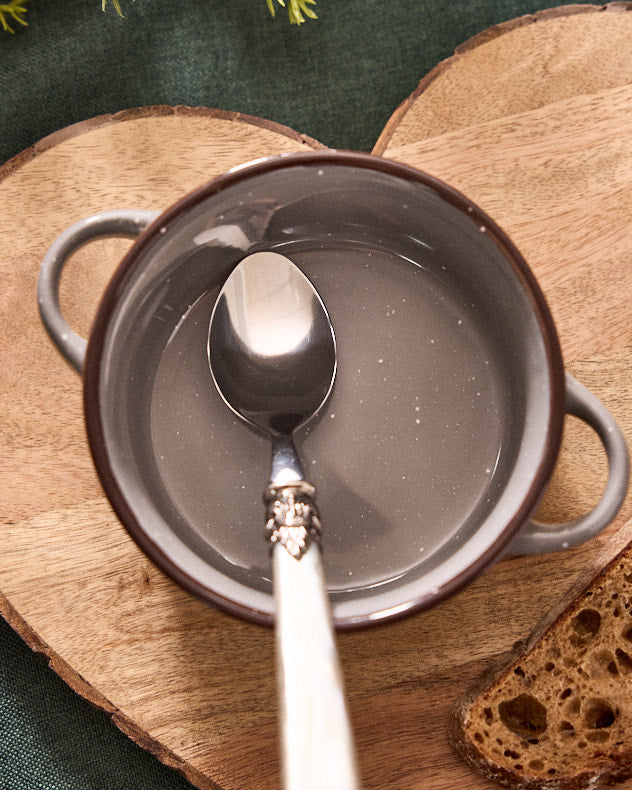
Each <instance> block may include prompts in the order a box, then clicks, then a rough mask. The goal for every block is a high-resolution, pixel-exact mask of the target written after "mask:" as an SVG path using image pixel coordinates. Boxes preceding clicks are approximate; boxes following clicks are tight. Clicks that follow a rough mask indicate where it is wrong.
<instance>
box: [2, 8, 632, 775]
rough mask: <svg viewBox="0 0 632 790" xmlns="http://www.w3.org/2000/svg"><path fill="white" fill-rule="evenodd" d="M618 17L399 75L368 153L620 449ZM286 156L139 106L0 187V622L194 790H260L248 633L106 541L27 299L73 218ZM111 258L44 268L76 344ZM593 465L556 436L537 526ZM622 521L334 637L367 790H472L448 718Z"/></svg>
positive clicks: (257, 653) (614, 12) (628, 361)
mask: <svg viewBox="0 0 632 790" xmlns="http://www.w3.org/2000/svg"><path fill="white" fill-rule="evenodd" d="M630 6H632V4H630V3H620V4H611V5H609V6H607V7H606V8H605V10H601V9H598V8H596V7H593V6H588V7H586V6H581V7H575V6H573V7H566V8H564V9H561V10H557V11H554V12H547V13H544V14H541V15H538V16H536V17H526V18H523V19H520V20H516V21H514V22H512V23H508V24H507V25H503V26H500V27H499V28H495V29H493V30H491V31H487V32H486V33H485V34H482V35H481V36H479V37H477V38H476V39H474V40H473V41H471V42H468V44H467V45H465V46H464V47H463V48H461V49H460V50H459V51H458V52H457V53H456V54H455V56H454V57H453V58H451V59H450V60H448V61H446V62H445V63H443V64H441V65H440V66H438V67H437V69H435V70H434V71H433V72H432V73H431V74H430V75H428V76H427V77H426V78H425V79H424V80H422V82H421V84H420V87H419V89H418V90H417V91H416V92H415V93H414V94H413V96H411V97H410V98H409V99H408V100H407V101H406V102H405V103H404V104H403V105H402V106H401V107H400V108H399V109H398V110H397V111H396V113H395V114H394V116H393V119H392V120H391V121H390V122H389V124H388V125H387V127H386V129H385V131H384V133H383V135H382V136H381V137H380V140H379V141H378V144H377V146H376V149H375V152H376V153H378V154H381V155H385V156H390V157H392V158H395V159H399V160H401V161H405V162H408V163H410V164H413V165H415V166H418V167H420V168H422V169H424V170H427V171H429V172H431V173H432V174H434V175H436V176H439V177H441V178H443V179H445V180H446V181H448V182H450V183H451V184H453V185H454V186H456V187H457V188H459V189H461V190H462V191H463V192H465V193H466V194H467V195H468V196H469V197H471V198H472V199H473V200H474V201H476V202H478V203H479V204H480V205H481V206H482V207H483V208H484V209H486V210H487V211H488V213H489V214H491V216H492V217H493V218H494V219H495V220H496V221H498V222H499V224H500V225H501V226H503V227H504V228H505V230H506V231H508V233H509V234H510V236H512V237H513V239H514V241H515V242H516V243H517V245H518V247H519V248H520V249H521V250H522V252H523V253H524V254H525V256H526V258H527V260H528V261H529V262H530V264H531V266H532V267H533V269H534V271H535V273H536V275H537V277H538V279H539V281H540V283H541V285H542V287H543V289H544V291H545V294H546V296H547V298H548V300H549V303H550V305H551V308H552V311H553V314H554V317H555V320H556V322H557V326H558V329H559V333H560V337H561V340H562V345H563V351H564V354H565V359H566V364H567V367H568V369H569V370H571V371H572V372H573V373H574V374H575V375H576V376H577V377H578V378H580V379H581V380H582V381H583V382H584V383H585V384H587V385H588V386H589V387H590V388H591V389H592V390H593V391H594V392H595V393H596V394H597V395H598V396H599V397H600V398H601V399H602V400H603V401H604V403H606V405H607V406H608V407H609V408H610V410H611V411H612V412H613V413H614V415H615V416H616V418H617V419H618V421H619V423H620V424H621V426H622V427H623V429H624V431H625V433H626V434H627V436H628V438H629V439H631V440H632V304H631V302H630V294H631V293H632V222H630V208H629V207H630V206H631V205H632V135H631V134H630V131H631V130H632V63H631V62H630V59H629V53H630V52H631V51H632V13H630ZM309 147H312V148H316V147H319V144H318V143H317V142H315V141H313V140H310V139H308V138H305V137H304V136H301V135H299V134H297V133H295V132H292V131H290V130H288V129H284V128H282V127H280V126H277V125H275V124H271V123H267V122H263V121H260V120H257V119H252V118H244V117H243V116H239V115H235V114H230V113H224V112H219V111H213V110H190V109H185V108H147V109H144V110H139V111H134V112H125V113H121V114H119V115H116V116H108V117H102V118H98V119H94V120H93V121H90V122H86V123H84V124H79V125H77V126H73V127H70V128H69V129H67V130H64V131H63V132H60V133H58V134H56V135H53V136H52V137H51V138H47V139H46V140H44V141H42V143H41V144H39V145H37V146H35V148H33V149H31V150H29V151H26V152H25V153H24V154H23V155H21V156H19V157H17V158H16V159H14V160H12V161H11V162H9V163H8V164H6V165H5V166H4V167H3V168H1V169H0V204H1V205H2V206H3V215H4V216H5V217H6V220H7V221H6V223H5V225H4V227H3V228H1V229H0V245H1V248H2V250H3V254H2V257H1V259H0V276H1V277H2V283H3V288H2V291H1V292H0V309H1V312H2V322H3V331H2V333H1V335H0V371H1V372H0V376H2V386H1V388H0V413H1V414H2V434H1V439H0V441H1V443H2V444H1V446H0V469H1V474H2V491H1V493H0V518H1V519H2V541H0V590H1V591H2V593H1V594H0V610H1V611H2V614H3V615H4V617H5V618H6V619H7V620H8V621H9V623H10V624H11V625H12V626H13V627H14V628H15V629H16V630H17V631H18V632H19V633H20V634H21V635H22V637H23V638H24V639H25V640H26V641H27V642H28V643H29V644H30V645H31V646H32V647H33V649H35V650H37V651H40V652H42V653H44V654H45V655H46V656H48V658H49V660H50V663H51V665H52V666H53V668H54V669H55V671H57V672H58V673H59V674H60V675H61V676H62V677H63V678H64V679H65V680H66V681H67V682H68V683H69V684H70V685H71V686H72V687H73V688H75V689H76V690H77V691H78V692H79V693H80V694H82V695H83V696H84V697H86V698H87V699H88V700H90V701H91V702H92V703H94V704H96V705H98V706H100V707H102V708H103V709H104V710H106V711H107V712H108V713H109V714H110V715H111V717H112V719H113V721H114V722H115V723H116V724H117V725H118V726H119V727H120V728H121V729H122V730H124V731H125V732H127V733H128V734H129V735H130V736H131V737H132V738H133V739H134V740H136V741H138V742H139V743H141V744H142V745H143V746H144V747H146V748H147V749H149V750H151V751H152V752H153V753H155V754H156V755H157V756H158V757H159V758H160V759H161V760H163V761H164V762H166V763H167V764H169V765H172V766H175V767H176V768H178V769H179V770H180V771H181V772H182V773H183V774H184V775H185V776H186V777H187V778H188V779H189V780H190V781H191V782H192V783H193V784H194V785H196V786H197V787H200V788H220V790H238V788H248V790H257V789H258V788H262V789H263V788H265V789H266V790H268V789H269V788H271V787H276V786H278V784H279V778H278V743H277V734H276V701H275V699H276V687H275V678H274V657H273V638H272V633H271V632H270V631H269V630H266V629H263V628H258V627H256V626H252V625H249V624H246V623H242V622H240V621H238V620H235V619H232V618H230V617H227V616H225V615H222V614H220V613H217V612H215V611H213V610H211V609H209V608H208V607H206V606H204V605H202V604H201V603H199V602H197V601H195V600H194V599H193V598H191V597H190V596H189V595H188V594H186V593H184V592H183V591H182V590H180V589H179V588H178V587H177V586H176V585H175V584H173V583H172V582H171V581H170V580H169V579H167V578H166V577H165V576H164V575H163V574H162V573H161V572H160V571H158V570H157V569H156V568H155V567H154V566H153V565H152V564H151V563H150V562H149V561H148V560H147V559H146V558H145V557H144V555H143V554H142V553H141V552H140V551H139V550H138V549H137V548H136V546H135V544H134V543H133V542H132V541H131V539H130V538H129V537H128V535H127V533H126V532H125V530H124V529H123V527H122V526H121V525H120V524H119V522H118V521H117V519H116V517H115V516H114V515H113V513H112V511H111V510H110V508H109V506H108V504H107V502H106V500H105V498H104V496H103V494H102V492H101V489H100V486H99V483H98V480H97V479H96V476H95V473H94V471H93V467H92V463H91V460H90V457H89V453H88V449H87V444H86V441H85V438H84V428H83V417H82V403H81V381H80V379H79V378H78V377H77V376H76V375H75V374H74V373H73V372H72V371H71V370H70V369H69V368H68V367H67V366H66V365H65V363H64V362H63V361H62V360H61V358H60V357H59V356H58V355H57V353H56V352H55V351H54V350H53V348H52V346H51V344H50V342H49V341H48V339H47V338H46V336H45V334H44V332H43V330H42V329H41V327H40V324H39V320H38V316H37V311H36V306H35V282H36V277H37V272H38V267H39V262H40V260H41V258H42V256H43V254H44V252H45V250H46V248H47V246H48V245H49V244H50V242H51V241H52V240H53V238H54V237H55V236H56V235H57V234H58V233H59V232H60V231H61V230H62V229H63V228H65V227H66V226H68V225H69V224H71V223H72V222H74V221H75V220H77V219H79V218H81V217H82V216H85V215H87V214H90V213H93V212H96V211H100V210H104V209H110V208H114V207H122V206H132V207H141V208H149V209H161V208H164V207H166V206H168V205H169V204H170V203H172V202H173V201H174V200H175V199H176V198H178V197H179V196H180V195H182V194H183V193H185V192H187V191H189V190H190V189H192V188H193V187H195V186H197V185H199V184H201V183H203V182H204V181H206V180H208V179H209V178H211V177H213V176H214V175H216V174H218V173H220V172H223V171H225V170H226V169H227V168H228V167H231V166H233V165H235V164H238V163H241V162H244V161H247V160H250V159H253V158H256V157H259V156H263V155H266V154H271V153H278V152H281V151H294V150H300V149H304V148H309ZM25 207H28V210H25ZM126 245H127V242H123V241H120V240H115V241H103V242H99V243H97V244H95V245H92V246H90V247H88V248H86V249H84V250H82V251H81V252H80V253H78V254H77V255H76V256H75V257H74V259H73V260H72V262H71V264H70V265H69V268H68V271H67V276H65V278H64V282H63V284H62V302H63V306H64V310H65V312H66V314H67V315H68V316H69V317H70V318H71V321H72V323H73V324H74V326H75V327H76V328H78V330H79V331H81V332H82V333H83V334H84V335H85V334H87V332H88V331H89V326H90V320H91V317H92V315H93V313H94V309H95V307H96V304H97V301H98V298H99V295H100V293H101V292H102V290H103V287H104V285H105V283H106V282H107V280H108V278H109V277H110V275H111V274H112V271H113V270H114V267H115V265H116V262H117V261H118V259H120V257H121V255H122V252H123V250H124V249H125V247H126ZM631 443H632V442H631ZM605 468H606V464H605V459H604V458H603V453H602V451H601V448H600V446H599V443H598V441H597V439H596V438H595V437H594V436H593V435H592V434H591V432H590V431H589V430H588V429H586V428H585V427H584V426H583V425H582V424H580V423H579V422H578V421H576V420H569V421H568V427H567V431H566V435H565V440H564V446H563V450H562V453H561V457H560V461H559V464H558V468H557V470H556V473H555V476H554V479H553V482H552V484H551V487H550V490H549V492H548V494H547V496H546V499H545V502H544V504H543V506H542V508H541V513H540V515H541V516H543V517H545V518H550V519H561V518H570V517H572V516H574V515H577V514H579V513H581V512H583V511H585V510H586V509H588V508H589V507H590V506H591V505H592V504H594V502H595V501H596V500H597V498H598V497H599V492H600V490H601V487H602V486H603V483H604V479H605V472H606V469H605ZM631 517H632V499H631V498H630V497H629V498H628V500H627V501H626V503H625V505H624V507H623V509H622V511H621V513H620V515H619V516H618V518H617V519H616V521H615V523H614V524H613V525H612V526H611V527H610V528H609V529H608V530H607V532H606V534H604V535H602V536H600V537H598V538H596V539H594V540H593V541H591V542H590V543H589V544H588V545H585V546H582V547H580V548H577V549H574V550H571V551H568V552H565V553H562V554H556V555H551V556H546V557H542V558H511V559H505V560H503V561H501V562H500V563H498V564H497V565H496V566H495V567H494V568H493V569H491V570H490V571H489V572H488V573H486V574H485V575H484V576H483V577H481V578H480V579H479V580H478V581H476V582H475V583H474V584H472V585H471V586H470V587H468V588H467V589H466V590H464V591H463V592H461V593H460V594H459V595H458V596H456V597H455V598H453V599H451V600H449V601H447V602H446V603H444V604H442V605H441V606H440V607H438V608H436V609H434V610H432V611H430V612H426V613H421V614H418V615H416V616H413V617H411V618H409V619H407V620H405V621H402V622H400V623H396V624H392V625H388V626H383V627H381V628H378V629H376V630H373V631H370V632H369V631H365V632H357V633H347V634H342V635H341V636H340V638H339V647H340V652H341V658H342V664H343V668H344V672H345V679H346V684H347V690H348V696H349V701H350V709H351V714H352V718H353V724H354V728H355V732H356V736H357V742H358V748H359V753H360V762H361V769H362V773H363V779H364V785H365V787H366V788H379V789H380V790H383V789H384V788H397V789H398V790H409V789H412V788H417V789H419V788H430V787H431V788H433V790H442V789H444V788H445V789H446V790H448V788H454V787H457V786H459V785H463V784H465V785H467V786H469V787H472V788H481V789H482V788H486V787H488V785H487V784H486V783H485V782H483V781H482V780H479V779H478V778H477V777H475V776H473V775H472V774H471V773H470V771H469V769H468V768H466V767H465V766H464V765H463V764H462V763H461V762H460V761H459V759H458V758H457V757H456V755H455V754H454V753H453V752H452V751H451V749H450V747H449V745H448V743H447V739H446V732H445V721H446V717H447V713H448V709H449V707H450V705H451V703H452V701H453V700H454V699H455V698H456V697H457V696H458V694H459V693H460V692H461V691H462V690H463V689H464V688H465V687H466V686H467V685H468V683H469V682H470V681H471V680H472V679H473V678H474V677H475V675H477V674H478V673H479V672H480V671H481V670H482V669H483V668H484V666H485V665H486V664H487V662H488V661H489V659H490V658H491V657H492V656H494V655H496V654H498V653H500V652H501V651H504V650H506V649H507V648H508V647H509V646H510V645H511V644H512V643H513V642H514V641H515V640H516V639H519V638H521V637H523V636H525V635H526V633H527V632H528V631H529V630H530V629H531V627H532V626H533V625H534V624H535V622H536V621H537V620H538V618H539V617H540V616H541V614H542V612H543V610H545V609H546V608H547V607H548V606H550V605H551V604H552V603H553V602H554V601H555V600H556V599H557V598H558V596H559V595H560V594H561V593H562V592H563V591H564V590H565V589H566V588H567V587H568V586H570V584H571V583H572V581H573V580H574V579H575V578H576V577H577V575H578V573H579V572H580V570H581V569H582V568H583V567H584V566H585V565H586V564H587V563H588V561H589V560H591V559H592V558H594V557H596V556H598V554H599V552H600V549H601V547H602V546H603V545H604V542H605V541H606V540H607V539H608V537H609V535H611V534H612V533H613V532H614V531H615V530H616V529H618V527H620V526H621V525H622V524H623V523H624V522H626V521H628V520H629V519H630V518H631ZM628 786H632V785H628Z"/></svg>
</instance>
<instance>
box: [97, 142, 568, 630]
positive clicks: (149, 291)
mask: <svg viewBox="0 0 632 790" xmlns="http://www.w3.org/2000/svg"><path fill="white" fill-rule="evenodd" d="M371 159H372V158H371V157H365V158H360V159H355V158H353V157H344V156H340V157H339V158H334V157H323V158H319V157H318V156H314V155H312V156H311V157H307V158H301V157H298V158H294V159H291V158H290V159H287V160H281V162H276V163H263V164H260V165H256V166H252V167H250V168H245V169H243V170H240V171H238V172H235V173H232V174H229V175H228V176H226V177H225V178H224V179H221V180H219V181H218V182H212V184H211V185H208V186H207V187H205V188H203V189H201V190H198V192H197V193H195V194H194V195H192V196H190V197H189V198H187V199H186V200H185V201H184V203H183V204H181V205H180V206H178V207H176V208H175V209H173V210H171V211H170V212H168V213H167V214H166V215H164V216H163V217H162V218H161V219H159V220H158V222H157V223H156V224H155V225H154V226H152V228H151V229H150V230H149V231H147V232H146V234H145V235H144V237H143V238H142V239H141V240H139V242H137V243H136V244H135V245H134V247H133V248H132V250H131V251H130V253H129V254H128V256H127V257H126V259H125V260H124V261H123V263H122V264H121V267H120V269H119V271H118V272H117V275H116V277H115V280H114V281H113V283H112V284H111V285H110V288H109V289H108V292H107V293H106V296H105V298H104V300H103V303H102V306H101V308H100V311H99V315H98V317H97V322H96V323H95V328H94V330H93V334H92V337H91V340H90V346H89V351H88V360H87V366H86V409H87V416H88V423H89V433H90V434H91V444H92V448H93V453H94V455H95V461H96V464H97V468H98V469H99V473H100V475H101V478H102V480H103V481H104V486H105V488H106V492H107V493H108V495H109V496H110V499H111V500H112V502H113V504H114V506H115V509H116V510H117V512H118V513H119V515H120V517H121V518H122V520H123V522H124V523H125V525H126V527H127V528H128V529H129V530H130V532H131V533H132V535H133V536H134V537H135V538H136V540H138V542H139V543H140V545H141V546H142V547H143V548H144V549H145V550H146V551H147V552H148V553H149V554H150V556H152V557H153V558H154V560H155V561H156V562H157V563H158V564H159V565H161V566H162V567H163V568H164V569H165V570H166V571H167V572H169V573H171V574H172V575H173V576H174V578H176V579H177V580H178V581H179V582H180V583H182V584H184V585H185V586H186V587H188V589H190V590H191V591H192V592H194V593H195V594H197V595H199V596H200V597H202V598H204V599H206V600H208V601H210V602H212V603H214V604H216V605H219V606H220V607H223V608H225V609H227V610H229V611H231V612H234V613H237V614H240V615H243V616H246V617H250V618H252V619H255V620H258V621H269V620H270V619H271V618H272V616H273V611H274V605H273V601H272V597H271V579H270V557H269V550H268V546H267V544H266V541H265V539H264V537H263V532H264V530H263V519H264V515H263V505H262V500H261V494H262V491H263V488H264V487H265V485H266V483H267V482H268V477H269V463H270V448H269V444H268V442H267V441H266V439H264V438H262V437H261V436H259V435H257V434H255V433H253V432H252V431H250V430H249V429H248V428H247V426H245V424H244V423H242V422H240V421H239V420H238V419H237V418H235V417H234V415H233V414H232V412H230V410H229V409H228V408H227V407H226V406H225V404H223V403H222V401H221V399H220V397H219V395H218V393H217V391H216V390H215V387H214V384H213V381H212V378H211V375H210V372H209V368H208V360H207V354H206V341H207V333H208V325H209V319H210V315H211V311H212V309H213V305H214V302H215V299H216V297H217V294H218V292H219V289H220V288H221V286H222V284H223V282H224V280H225V278H226V277H227V276H228V274H229V273H230V271H231V270H232V268H233V267H234V266H235V265H236V263H237V262H238V261H239V260H240V259H241V258H242V257H243V256H244V255H246V254H248V253H250V252H254V251H255V250H260V249H273V250H276V251H278V252H282V253H283V254H285V255H287V256H288V257H289V258H291V260H293V261H294V262H295V263H296V264H297V265H298V266H299V267H300V268H301V269H302V270H303V271H304V272H305V274H306V275H307V276H308V277H309V278H310V279H311V281H312V282H313V284H314V285H315V287H316V288H317V289H318V291H319V293H320V295H321V297H322V298H323V301H324V303H325V304H326V306H327V309H328V311H329V314H330V316H331V319H332V323H333V325H334V330H335V333H336V340H337V346H338V355H339V356H338V373H337V378H336V383H335V386H334V390H333V393H332V396H331V398H330V399H329V401H328V402H327V404H326V406H325V408H324V409H323V410H322V411H321V413H320V414H319V416H318V417H317V418H316V420H314V421H312V422H311V423H310V424H309V425H308V426H307V427H306V428H305V429H304V430H303V431H302V432H301V433H300V434H298V435H297V437H296V441H297V446H298V448H299V451H300V453H301V456H302V459H303V463H304V467H305V470H306V474H307V476H308V478H309V480H310V482H312V483H314V484H315V485H316V486H317V488H318V492H319V493H318V503H319V506H320V510H321V518H322V521H323V524H324V541H323V542H324V553H323V557H324V562H325V570H326V575H327V581H328V586H329V589H330V592H331V596H332V604H333V609H334V617H335V619H336V621H337V623H338V624H339V625H342V626H345V625H346V626H355V625H362V624H367V623H369V622H372V621H376V620H381V619H385V618H389V617H393V616H399V615H401V614H402V613H404V612H406V611H408V610H411V609H414V608H419V607H422V606H426V605H428V604H430V603H432V602H434V601H436V600H437V599H439V598H441V597H443V596H444V595H447V594H448V593H449V592H451V591H452V590H453V589H456V588H457V587H458V586H460V585H461V584H463V583H464V582H465V581H467V580H468V579H469V578H471V577H472V576H473V575H474V574H476V573H477V572H478V571H479V570H480V569H481V568H482V567H483V566H484V564H485V563H487V562H488V561H489V560H490V559H491V558H492V557H493V556H494V555H496V554H498V552H499V551H501V549H502V547H503V545H504V544H505V543H506V542H507V540H508V539H509V537H510V535H511V534H512V533H513V531H515V529H516V528H517V527H518V526H519V523H520V522H521V521H523V520H524V518H525V517H526V516H527V515H528V514H529V511H530V510H531V509H532V508H533V507H534V506H535V504H536V502H537V499H538V497H539V495H540V494H541V488H542V482H541V477H542V468H543V466H545V465H547V464H549V465H550V463H551V455H552V453H553V452H554V450H555V449H556V448H555V447H554V445H555V437H553V439H552V437H551V426H552V422H553V421H554V420H553V417H552V414H551V401H552V391H553V389H554V381H553V379H554V378H555V376H556V375H558V371H557V370H556V369H555V365H554V364H553V363H552V358H553V362H555V361H556V360H555V359H554V354H553V352H552V351H551V346H554V345H555V343H554V340H555V339H554V338H553V339H551V338H550V337H549V336H548V335H547V332H548V323H547V322H548V316H547V315H545V316H544V317H543V315H542V309H543V307H542V304H541V303H540V300H539V293H538V292H537V287H535V291H534V285H533V283H532V282H531V280H530V278H529V275H528V273H525V270H524V268H523V265H522V262H521V261H520V260H519V256H517V255H516V258H515V259H512V255H514V253H513V250H512V248H511V246H510V245H509V246H507V245H508V242H507V240H506V239H505V238H504V236H503V235H502V233H501V232H500V231H498V229H497V228H495V227H494V226H493V224H492V223H491V222H490V221H489V220H488V219H487V218H486V217H485V216H484V215H483V214H482V212H480V211H479V210H478V209H477V208H476V207H474V206H472V205H471V204H469V203H468V202H467V201H466V200H465V199H464V198H462V197H461V196H459V195H457V194H455V193H453V192H451V191H450V190H446V189H444V188H443V187H442V186H441V185H437V184H436V183H435V182H434V181H433V180H432V179H428V178H426V177H424V176H421V175H414V171H409V170H408V169H406V168H399V167H397V166H395V165H393V166H392V167H391V166H388V167H386V166H385V167H382V166H381V165H380V166H377V165H374V164H372V163H371V162H370V161H369V162H368V163H367V160H371ZM279 321H280V322H282V321H283V316H282V315H280V316H279ZM559 374H560V375H561V370H560V371H559ZM94 413H98V419H94V418H91V417H90V416H89V415H90V414H94ZM534 414H537V419H534V417H533V415H534ZM91 421H92V424H91Z"/></svg>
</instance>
